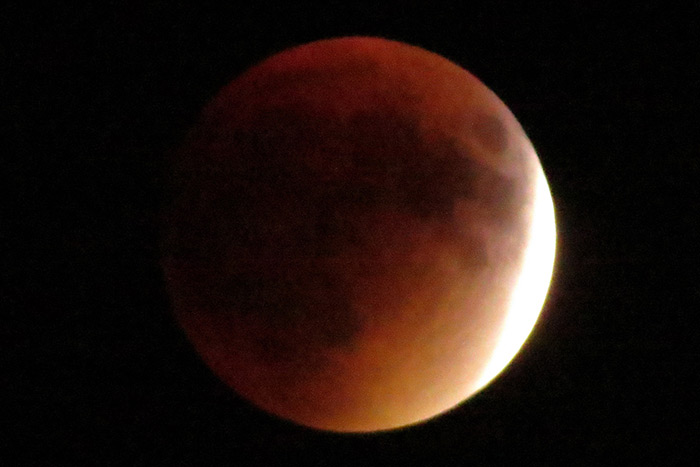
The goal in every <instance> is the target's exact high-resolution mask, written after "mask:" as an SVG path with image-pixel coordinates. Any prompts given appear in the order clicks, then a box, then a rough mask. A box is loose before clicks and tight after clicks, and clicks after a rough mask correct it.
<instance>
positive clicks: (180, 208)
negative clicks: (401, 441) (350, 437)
mask: <svg viewBox="0 0 700 467" xmlns="http://www.w3.org/2000/svg"><path fill="white" fill-rule="evenodd" d="M168 170H169V172H168V176H167V179H168V182H169V185H170V187H169V191H168V196H167V197H166V198H167V200H168V201H167V203H166V204H167V205H166V206H165V208H164V215H163V219H164V223H163V227H164V228H163V236H162V251H163V254H162V264H163V270H164V276H165V282H166V285H167V290H168V294H169V297H170V299H171V303H172V309H173V313H174V316H175V317H176V319H177V321H178V322H179V323H180V325H181V326H182V328H183V329H184V331H185V333H186V335H187V337H188V339H189V340H190V341H191V343H192V345H193V347H194V349H196V351H197V352H198V354H199V355H200V356H201V358H202V360H203V361H204V362H205V363H206V365H208V367H209V368H211V370H212V371H213V372H214V373H215V374H216V375H217V376H218V377H219V378H220V379H221V380H222V381H223V382H225V383H226V384H227V385H229V386H230V387H231V388H232V389H233V390H234V391H235V392H236V393H238V394H239V395H240V396H242V397H243V398H245V399H247V400H248V401H249V402H251V403H252V404H254V405H255V406H257V407H259V408H261V409H263V410H264V411H267V412H269V413H271V414H274V415H276V416H278V417H281V418H283V419H286V420H288V421H291V422H294V423H296V424H300V425H304V426H308V427H312V428H315V429H320V430H329V431H335V432H371V431H379V430H389V429H394V428H399V427H404V426H408V425H413V424H416V423H420V422H423V421H425V420H428V419H431V418H433V417H436V416H438V415H440V414H442V413H444V412H446V411H448V410H450V409H452V408H454V407H455V406H457V405H458V404H460V403H462V402H463V401H465V400H466V399H468V398H469V397H470V396H472V395H473V394H474V393H476V392H477V391H479V390H480V389H481V388H483V387H484V386H485V385H486V384H488V383H489V381H491V380H492V379H493V378H494V377H496V376H497V375H498V373H499V372H501V371H502V370H503V368H504V367H505V366H506V365H507V364H508V362H509V361H510V360H511V359H512V358H513V357H514V355H515V354H516V353H517V351H518V350H519V348H520V347H521V346H522V344H523V343H524V341H525V340H526V338H527V337H528V335H529V333H530V331H531V329H532V328H533V326H534V324H535V321H536V320H537V317H538V315H539V313H540V310H541V308H542V305H543V302H544V299H545V296H546V293H547V289H548V287H549V282H550V278H551V275H552V267H553V263H554V250H555V222H554V208H553V204H552V198H551V196H550V192H549V188H548V185H547V181H546V179H545V176H544V173H543V170H542V167H541V165H540V162H539V160H538V157H537V154H536V152H535V150H534V148H533V146H532V144H531V143H530V141H529V140H528V138H527V136H526V135H525V133H524V131H523V129H522V127H521V126H520V124H519V123H518V122H517V120H516V119H515V117H514V116H513V115H512V113H511V112H510V111H509V110H508V108H507V107H506V105H505V104H504V103H503V102H501V100H500V99H499V98H498V97H497V96H496V95H495V94H494V93H493V92H491V91H490V90H489V89H488V88H487V87H486V86H485V85H484V84H482V83H481V82H480V81H479V80H478V79H477V78H475V77H474V76H473V75H472V74H470V73H469V72H467V71H466V70H464V69H463V68H461V67H459V66H458V65H456V64H454V63H452V62H450V61H449V60H448V59H446V58H443V57H441V56H440V55H437V54H435V53H432V52H429V51H427V50H424V49H422V48H419V47H416V46H412V45H408V44H404V43H401V42H396V41H392V40H386V39H381V38H371V37H345V38H337V39H329V40H321V41H317V42H312V43H310V44H306V45H302V46H298V47H295V48H292V49H289V50H286V51H284V52H282V53H279V54H277V55H274V56H273V57H271V58H269V59H267V60H265V61H263V62H262V63H259V64H257V65H256V66H253V67H252V68H250V69H249V70H248V71H246V72H245V73H243V74H242V75H241V76H239V77H238V78H236V79H235V80H234V81H232V82H231V83H230V84H228V85H227V86H225V87H224V88H223V89H222V90H221V91H220V92H219V93H218V95H217V96H216V97H215V98H214V99H213V100H212V101H211V102H210V103H209V104H208V105H207V106H206V107H205V108H204V110H203V111H202V113H201V116H200V118H199V120H198V122H197V123H196V124H195V125H194V126H193V128H192V129H191V131H190V132H189V134H188V136H187V137H186V139H185V141H184V142H183V143H182V146H181V147H180V148H179V150H178V151H177V152H176V154H175V155H174V157H173V159H172V161H171V163H170V165H169V169H168Z"/></svg>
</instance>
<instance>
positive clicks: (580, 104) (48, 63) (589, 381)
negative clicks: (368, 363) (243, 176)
mask: <svg viewBox="0 0 700 467" xmlns="http://www.w3.org/2000/svg"><path fill="white" fill-rule="evenodd" d="M57 3H59V2H57ZM229 3H231V5H230V6H227V7H216V8H215V7H208V6H202V5H199V4H194V3H193V4H192V5H184V4H176V3H167V2H143V3H142V2H131V3H122V4H117V3H116V2H93V6H83V7H77V8H76V7H68V6H67V5H66V6H60V5H54V6H53V7H47V6H42V7H38V6H37V7H36V8H34V7H32V6H31V5H30V4H26V3H25V4H22V6H17V5H19V4H17V5H13V4H5V6H3V7H2V12H1V13H0V30H2V33H1V34H2V37H3V39H2V44H0V45H1V48H0V54H1V55H0V61H1V63H2V64H1V65H0V79H2V87H1V88H0V90H1V92H2V94H1V95H0V97H1V98H2V101H1V102H0V108H1V112H2V116H3V121H2V129H3V130H2V131H3V133H5V132H6V131H7V133H6V135H7V136H5V137H3V140H4V141H3V143H4V144H3V146H4V147H5V149H3V150H2V152H3V153H4V154H3V155H2V178H3V179H6V180H5V181H4V182H3V185H4V187H5V189H6V190H3V191H5V192H6V193H7V194H6V195H4V196H3V198H2V203H1V206H2V219H1V220H0V233H1V235H2V238H1V240H2V254H3V259H2V261H3V263H2V268H1V269H2V270H1V272H0V274H1V277H2V283H1V289H0V292H1V295H0V310H1V312H2V317H3V324H2V327H1V328H0V342H2V344H1V345H2V346H3V348H4V349H5V350H2V352H1V355H0V363H1V364H2V368H0V370H1V371H0V382H2V386H1V387H2V389H9V392H8V396H5V397H4V398H3V400H2V402H0V431H5V432H6V433H7V434H6V435H4V436H3V437H2V438H0V448H1V449H0V464H2V465H8V466H14V465H18V466H25V465H52V466H53V465H56V466H64V465H65V466H73V465H76V466H77V465H138V466H141V465H143V466H152V465H182V466H186V465H187V466H189V465H202V466H218V465H270V464H281V465H295V464H297V465H323V466H326V465H357V466H360V465H398V464H403V463H415V464H419V465H451V464H459V465H484V464H486V465H522V464H526V465H528V464H545V465H562V464H567V465H569V464H570V462H573V463H574V464H584V465H594V464H593V463H594V462H595V463H597V465H599V464H600V463H601V462H602V463H613V464H616V465H619V464H621V463H623V461H625V460H627V459H636V460H637V461H643V462H644V464H645V465H648V464H653V465H671V464H686V463H688V462H690V463H692V460H693V459H695V458H694V457H689V456H691V455H692V454H693V452H692V451H693V450H694V444H695V443H696V442H697V437H698V434H700V430H699V426H698V424H699V423H698V420H697V415H698V413H699V412H698V404H697V402H696V388H697V387H698V386H697V385H694V384H693V379H694V376H695V374H696V373H697V371H698V352H697V347H696V346H695V343H694V341H695V339H696V336H697V328H696V325H695V322H696V320H695V319H694V318H695V315H697V314H698V310H700V306H698V305H699V303H700V287H699V286H698V282H697V279H696V277H697V275H698V272H700V271H699V269H700V267H698V262H697V259H698V256H697V248H696V243H697V238H698V234H697V232H698V224H699V222H698V201H699V200H700V189H698V185H697V180H698V176H699V175H700V162H699V159H698V156H699V154H698V152H699V151H700V144H699V143H700V138H699V137H698V133H700V131H699V129H698V118H697V117H696V115H695V114H696V111H697V104H698V100H697V99H696V97H697V88H698V85H699V84H700V73H698V66H697V61H698V59H699V58H700V53H699V52H700V47H699V45H700V37H699V36H700V34H698V29H699V27H698V20H699V18H700V6H699V4H698V3H697V2H688V3H686V4H683V3H674V2H668V5H669V6H667V7H666V6H663V3H662V2H656V3H650V2H636V3H634V6H633V7H631V8H622V7H613V6H611V5H613V3H614V2H606V3H609V4H610V6H606V7H596V6H595V5H594V4H593V3H592V2H579V1H571V2H540V3H537V5H538V6H537V8H531V7H526V6H523V4H522V2H491V3H489V5H488V6H477V5H476V4H472V2H454V5H455V6H452V7H429V6H422V7H410V6H408V5H407V4H403V5H401V6H400V7H398V8H397V7H396V6H391V5H385V3H384V2H380V1H376V2H374V3H366V4H361V3H359V2H342V3H340V2H318V3H316V4H308V3H299V2H289V4H290V5H288V6H285V7H277V6H271V5H264V4H262V3H259V2H253V1H250V2H244V3H243V4H242V5H240V6H233V4H234V3H235V2H229ZM500 3H503V4H500ZM693 4H694V6H688V5H693ZM342 35H374V36H382V37H386V38H390V39H396V40H401V41H405V42H409V43H412V44H415V45H419V46H422V47H424V48H427V49H429V50H432V51H434V52H437V53H439V54H441V55H444V56H446V57H447V58H449V59H451V60H453V61H455V62H456V63H458V64H460V65H461V66H463V67H465V68H467V69H468V70H470V71H471V72H473V73H474V74H475V75H477V76H478V77H479V78H480V79H481V80H482V81H483V82H484V83H485V84H486V85H487V86H489V87H490V88H491V89H493V90H494V91H495V92H496V93H497V94H498V95H499V96H500V97H501V99H502V100H503V101H505V103H506V104H507V105H508V106H509V107H510V108H511V110H512V111H513V113H514V114H515V115H516V117H518V119H519V120H520V122H521V124H522V125H523V127H524V128H525V130H526V131H527V133H528V135H529V136H530V138H531V140H532V141H533V144H534V145H535V147H536V149H537V151H538V153H539V155H540V158H541V161H542V164H543V166H544V170H545V172H546V174H547V176H548V178H549V181H550V185H551V190H552V193H553V196H554V200H555V205H556V216H557V222H558V235H559V238H558V247H557V260H556V267H555V276H554V279H553V283H552V288H551V292H550V295H549V298H548V301H547V303H546V306H545V308H544V311H543V313H542V315H541V318H540V320H539V322H538V323H537V326H536V327H535V329H534V331H533V334H532V335H531V338H530V340H529V341H528V343H527V345H526V346H525V347H524V349H523V351H522V352H521V353H520V354H519V355H518V356H517V358H516V359H515V360H514V362H513V363H512V364H511V366H510V367H509V369H508V371H507V372H506V373H504V374H503V375H502V376H501V377H500V378H499V379H498V380H497V381H495V382H494V383H493V384H492V385H490V386H489V387H487V388H486V389H485V390H483V391H482V392H481V393H480V394H478V395H477V396H476V397H474V398H473V399H472V400H470V401H469V402H468V403H466V404H463V405H461V406H460V407H458V408H456V409H455V410H453V411H451V412H449V413H448V414H446V415H444V416H442V417H440V418H438V419H435V420H433V421H430V422H429V423H426V424H424V425H419V426H415V427H411V428H408V429H404V430H399V431H396V432H390V433H383V434H375V435H338V434H329V433H321V432H316V431H313V430H309V429H305V428H301V427H298V426H295V425H292V424H290V423H287V422H283V421H279V420H276V419H273V418H272V417H268V416H267V415H265V414H263V413H261V412H258V411H257V410H256V409H254V408H252V407H250V406H249V405H247V404H246V403H245V402H244V401H242V400H240V399H239V398H237V396H236V395H235V394H233V393H232V392H231V391H230V390H229V389H228V388H227V387H225V386H224V385H223V384H222V383H221V382H219V381H218V380H217V379H216V378H215V377H214V376H213V375H212V374H211V373H210V372H209V370H208V369H207V368H206V367H205V366H204V365H203V364H202V363H201V362H200V360H199V359H198V357H197V356H196V354H195V353H194V351H193V350H192V349H191V348H190V346H189V344H188V342H187V341H186V339H185V337H184V334H183V333H182V332H181V331H180V330H179V328H178V327H177V326H176V325H175V323H174V322H173V320H172V318H171V316H170V314H169V313H170V312H169V305H168V301H167V297H166V295H165V292H164V288H163V279H162V277H161V272H160V269H159V266H158V248H157V242H158V222H157V215H158V209H159V203H160V199H161V196H162V195H161V188H162V182H163V177H162V175H161V173H162V170H163V168H164V161H165V156H166V154H167V153H168V151H169V150H171V149H172V148H173V147H175V146H177V144H178V142H179V141H180V140H181V139H182V137H183V136H184V133H185V131H186V130H187V128H188V127H189V126H190V125H191V124H192V123H193V122H194V120H195V118H196V115H197V113H198V112H199V110H200V109H201V107H202V106H203V105H204V104H205V103H206V102H207V101H208V100H209V99H210V98H211V97H213V95H214V94H215V93H216V91H217V90H218V89H219V88H220V87H221V86H223V85H224V84H226V83H227V82H229V81H230V80H231V79H233V78H234V77H235V76H236V75H237V74H239V73H240V72H241V71H243V70H244V69H246V68H247V67H249V66H251V65H252V64H254V63H256V62H258V61H260V60H261V59H263V58H265V57H267V56H269V55H271V54H272V53H275V52H277V51H280V50H282V49H285V48H287V47H289V46H292V45H297V44H301V43H305V42H308V41H312V40H316V39H321V38H327V37H333V36H342Z"/></svg>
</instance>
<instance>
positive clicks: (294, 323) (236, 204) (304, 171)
mask: <svg viewBox="0 0 700 467" xmlns="http://www.w3.org/2000/svg"><path fill="white" fill-rule="evenodd" d="M212 117H213V118H214V119H215V120H216V115H213V116H212ZM482 120H483V121H481V123H480V124H479V125H478V126H477V128H480V130H479V134H482V137H483V135H487V134H490V133H489V132H492V131H493V132H494V133H493V135H494V136H493V137H492V138H491V137H486V139H485V141H486V142H487V143H488V144H489V145H491V146H492V147H493V148H494V150H495V149H497V147H500V146H499V144H500V141H503V140H504V138H503V137H502V136H499V131H501V132H502V131H503V130H502V127H501V126H499V125H500V123H498V122H494V121H493V119H488V118H485V119H482ZM248 128H252V129H253V130H245V131H244V130H242V129H241V128H236V127H233V128H229V129H226V128H225V126H224V124H223V123H221V124H220V125H218V126H217V125H212V126H211V127H209V126H208V127H203V128H200V129H198V130H195V132H194V133H193V137H192V138H191V140H190V142H189V143H188V144H187V145H186V146H185V147H184V148H183V150H182V151H181V152H180V154H179V156H178V157H179V159H178V160H177V161H176V163H175V169H174V171H173V174H172V181H173V183H174V193H173V195H174V197H173V206H172V209H171V211H170V212H171V216H170V217H169V218H168V219H167V225H166V228H167V230H168V233H167V235H166V240H165V251H166V256H167V257H168V258H169V259H170V260H171V264H177V265H180V266H177V267H179V268H181V270H180V271H179V272H178V274H176V275H174V277H175V276H178V277H180V279H179V280H178V281H176V282H177V283H175V284H174V287H175V288H176V289H177V290H176V291H175V293H176V294H178V293H179V294H181V296H183V297H187V298H186V299H185V302H187V301H189V303H184V305H183V307H182V309H181V310H179V311H180V312H187V308H188V306H191V308H192V309H205V310H209V311H210V312H213V313H224V314H226V315H228V316H231V317H235V316H240V317H242V319H248V318H251V317H255V318H256V319H258V320H259V321H260V322H264V323H267V324H266V325H267V326H268V328H269V334H268V335H267V336H266V339H265V340H264V341H261V342H260V343H259V345H260V346H261V352H262V354H264V355H267V356H268V357H269V358H271V359H293V358H295V357H294V355H295V352H296V355H297V356H298V357H299V358H301V354H300V353H299V352H304V351H308V350H309V349H310V348H316V349H326V348H328V347H341V348H342V347H348V346H352V343H353V341H354V339H355V337H356V336H357V335H358V333H359V332H360V331H361V330H362V326H363V323H362V322H361V318H360V316H359V315H358V314H357V313H356V312H355V311H354V310H353V303H352V296H351V294H350V291H349V285H348V284H346V283H344V281H343V273H345V272H347V271H343V270H337V269H333V268H332V267H330V266H329V264H330V263H329V262H328V259H329V258H334V257H338V256H339V255H342V254H343V253H344V252H347V251H348V250H349V249H351V250H352V251H364V252H368V254H369V252H371V251H373V249H372V246H373V245H367V244H366V242H368V241H372V240H371V239H373V238H386V235H385V233H383V232H381V231H377V232H372V230H373V229H374V230H376V229H377V228H378V227H377V226H376V225H372V224H369V223H368V222H367V220H366V219H367V216H366V215H363V214H366V213H368V212H369V213H371V212H377V213H381V212H399V213H403V214H406V215H409V216H413V217H415V218H418V219H420V220H421V221H422V222H432V223H438V224H443V225H445V226H446V229H447V230H450V229H452V230H458V229H457V226H455V225H454V224H455V222H457V220H456V219H455V216H454V208H455V203H456V202H457V201H458V200H460V199H462V200H464V199H467V200H471V201H473V202H475V203H483V204H485V205H486V206H487V208H488V209H487V211H489V210H490V211H491V212H493V213H494V214H493V215H494V219H493V220H494V221H495V222H496V223H497V224H498V225H501V226H502V228H504V229H509V228H515V226H514V225H513V223H514V222H515V221H516V220H517V219H516V217H517V212H518V211H519V209H517V206H515V205H514V204H513V203H517V202H520V201H519V200H520V199H521V197H520V196H519V195H518V190H519V189H521V188H520V187H519V184H518V183H517V182H516V181H515V180H511V179H508V178H505V177H503V176H502V175H500V174H498V173H497V172H495V171H493V170H492V169H490V168H489V167H487V166H485V165H483V164H481V163H479V162H478V161H476V160H475V159H473V158H470V157H469V154H464V153H463V152H461V151H460V150H458V149H457V147H456V145H454V144H452V143H451V142H450V141H449V140H447V139H445V140H441V141H438V142H437V143H431V144H428V143H427V142H426V141H425V139H424V138H423V137H422V135H421V134H420V131H419V126H418V123H417V122H416V121H414V120H412V119H410V118H408V117H406V116H403V115H397V114H387V113H371V114H358V115H356V116H355V117H353V118H351V119H349V120H347V121H344V122H341V121H337V120H333V119H326V118H323V116H318V115H309V114H308V113H306V112H304V111H303V110H300V109H297V110H294V109H269V110H268V111H260V112H259V113H258V114H257V115H256V117H255V121H253V122H252V123H251V124H250V125H248ZM210 129H212V131H210ZM488 138H491V139H492V140H490V141H489V139H488ZM368 231H369V232H368ZM406 235H407V236H409V235H410V232H406ZM368 239H370V240H368ZM471 241H472V243H471V244H469V245H468V246H465V249H467V248H468V249H471V251H474V248H475V245H474V244H473V239H471ZM476 247H477V248H476V249H477V251H479V249H480V250H481V251H483V250H484V249H485V246H483V245H476ZM485 255H486V254H485V252H484V253H483V254H478V255H477V256H479V257H480V258H482V259H481V260H480V263H484V262H485V260H484V259H483V258H484V257H485ZM370 264H371V261H370ZM465 267H466V266H465ZM370 273H371V271H370ZM290 329H291V330H297V331H298V335H297V334H295V333H294V332H296V331H294V332H291V333H290V332H289V330H290ZM299 338H301V339H302V341H301V342H302V343H303V345H302V346H301V347H300V346H299V344H300V341H299V340H298V339H299ZM265 349H267V350H265ZM295 349H296V350H295ZM300 349H301V350H300Z"/></svg>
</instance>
